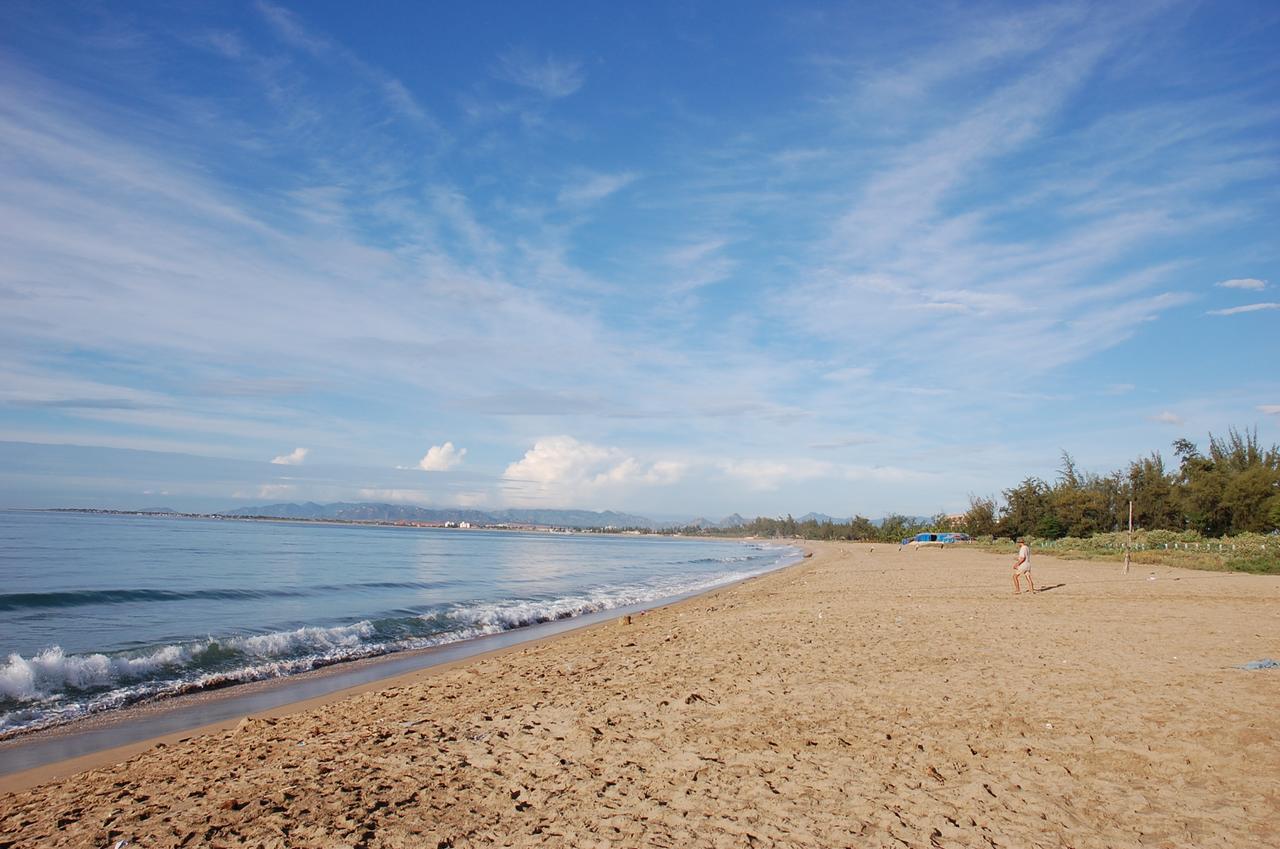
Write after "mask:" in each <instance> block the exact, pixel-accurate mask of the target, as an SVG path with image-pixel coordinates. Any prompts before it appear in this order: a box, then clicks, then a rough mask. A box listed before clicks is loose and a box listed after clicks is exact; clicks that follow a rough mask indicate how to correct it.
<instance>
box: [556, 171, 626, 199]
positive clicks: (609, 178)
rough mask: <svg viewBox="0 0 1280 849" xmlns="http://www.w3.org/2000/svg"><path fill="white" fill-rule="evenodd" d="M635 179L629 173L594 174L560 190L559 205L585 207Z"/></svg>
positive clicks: (624, 186)
mask: <svg viewBox="0 0 1280 849" xmlns="http://www.w3.org/2000/svg"><path fill="white" fill-rule="evenodd" d="M635 179H636V175H635V174H632V173H630V172H625V173H621V174H594V175H592V176H590V177H588V178H587V179H585V180H582V181H581V182H579V183H575V184H574V185H572V186H566V187H565V188H563V189H561V190H560V195H559V199H560V202H561V203H563V204H568V205H570V206H587V205H589V204H593V203H595V202H597V201H600V200H604V199H605V198H607V197H608V196H609V195H611V194H613V193H614V192H617V191H619V190H621V189H623V188H626V187H627V186H628V185H630V184H631V183H633V182H635Z"/></svg>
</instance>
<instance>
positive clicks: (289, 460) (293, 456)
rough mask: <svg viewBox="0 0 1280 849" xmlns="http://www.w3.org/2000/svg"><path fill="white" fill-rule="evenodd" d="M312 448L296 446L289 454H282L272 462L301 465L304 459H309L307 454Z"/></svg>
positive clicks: (284, 464) (283, 464)
mask: <svg viewBox="0 0 1280 849" xmlns="http://www.w3.org/2000/svg"><path fill="white" fill-rule="evenodd" d="M310 450H311V449H309V448H295V449H293V451H291V452H289V453H288V454H281V455H280V456H279V457H276V458H275V459H273V460H272V461H271V462H272V463H275V464H276V465H277V466H301V465H302V461H303V460H305V459H307V454H308V453H309V452H310Z"/></svg>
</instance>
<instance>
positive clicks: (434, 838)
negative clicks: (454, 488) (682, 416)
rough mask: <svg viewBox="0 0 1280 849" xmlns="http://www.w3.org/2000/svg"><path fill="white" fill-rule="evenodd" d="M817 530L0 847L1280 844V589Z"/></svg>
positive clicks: (194, 759) (162, 779) (185, 748)
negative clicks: (816, 540)
mask: <svg viewBox="0 0 1280 849" xmlns="http://www.w3.org/2000/svg"><path fill="white" fill-rule="evenodd" d="M815 550H816V552H817V554H816V556H814V557H813V558H812V559H810V560H807V561H805V562H804V563H802V564H800V565H798V566H796V567H792V568H791V569H787V570H784V571H781V572H777V573H774V574H771V575H767V576H764V577H761V578H758V579H754V580H752V581H748V582H746V583H743V584H739V585H736V586H734V587H731V588H728V589H725V590H720V591H717V592H714V593H711V594H709V595H705V596H700V597H698V598H696V599H692V600H689V601H686V602H683V603H680V604H677V605H672V606H670V607H667V608H664V609H661V610H656V611H651V612H650V613H648V614H646V615H644V616H639V617H636V618H634V619H633V621H632V623H631V624H629V625H625V624H621V623H619V622H613V623H610V624H608V625H604V626H600V627H596V628H592V629H588V630H584V631H576V632H573V633H571V634H568V635H566V636H563V637H560V638H556V639H553V640H549V641H546V642H544V643H540V644H536V645H532V646H526V647H520V648H516V649H512V650H509V651H506V652H503V653H499V654H496V655H491V656H486V657H484V658H481V659H477V660H473V661H469V662H465V663H462V664H459V665H456V666H453V667H451V668H447V669H444V670H442V671H439V672H437V673H436V674H431V675H422V674H415V675H413V676H408V677H405V678H401V679H394V680H392V681H389V682H386V685H385V686H384V687H381V688H380V689H374V690H370V691H368V692H364V693H361V694H358V695H354V696H349V697H347V698H343V699H339V700H329V701H324V702H321V703H317V704H315V705H312V706H309V707H308V708H307V709H306V710H303V711H300V712H296V713H291V714H289V715H286V716H280V717H275V718H253V719H247V720H244V721H242V722H241V723H239V724H238V725H237V726H236V727H234V728H228V729H223V730H217V731H213V732H211V733H207V734H202V735H199V736H195V737H192V738H190V739H186V740H185V741H176V740H171V741H169V742H167V743H166V744H165V745H163V746H162V747H157V746H152V747H150V748H148V749H147V750H146V751H143V752H141V753H139V754H136V755H134V756H133V757H131V758H130V759H129V760H127V761H125V762H123V763H118V764H113V765H108V766H103V767H101V768H98V769H94V770H91V771H88V772H83V773H80V774H77V775H73V776H71V777H69V778H65V779H61V780H58V781H55V782H51V783H47V784H43V785H40V786H37V787H34V788H28V789H24V790H20V791H18V792H16V793H12V794H8V795H4V796H0V846H15V847H37V846H39V847H45V846H113V845H114V844H115V843H116V842H117V841H120V840H129V841H130V842H131V844H132V845H136V846H148V847H159V846H238V845H254V846H316V847H339V846H352V847H354V846H364V847H395V846H406V847H408V846H413V847H419V846H428V847H436V846H453V847H462V846H491V845H497V846H535V845H544V846H564V845H572V846H635V845H646V846H673V847H674V846H707V847H718V846H770V845H773V846H859V847H863V846H872V847H874V846H920V847H929V846H943V847H950V846H997V847H1038V846H1053V847H1059V846H1071V847H1129V846H1133V847H1138V846H1142V847H1182V846H1187V847H1191V846H1196V847H1253V846H1272V845H1280V725H1278V724H1277V721H1276V716H1277V714H1276V710H1277V707H1278V706H1280V671H1277V670H1263V671H1245V670H1241V669H1238V668H1236V667H1237V666H1238V665H1239V664H1242V663H1244V662H1246V661H1249V660H1255V659H1259V658H1263V657H1280V603H1278V602H1280V579H1277V578H1275V577H1264V576H1251V575H1233V574H1223V573H1208V572H1192V571H1184V570H1176V569H1170V568H1165V567H1156V568H1155V569H1150V568H1146V567H1143V568H1135V570H1134V571H1133V572H1132V573H1131V574H1130V575H1129V576H1123V575H1121V574H1120V571H1119V567H1118V566H1116V565H1115V564H1095V563H1088V562H1080V561H1055V560H1053V559H1052V558H1049V557H1043V556H1040V555H1037V557H1036V561H1035V563H1036V567H1035V577H1036V580H1037V585H1038V586H1040V587H1042V588H1043V589H1044V590H1047V591H1043V592H1040V593H1037V594H1036V595H1034V596H1031V595H1022V596H1017V597H1015V596H1013V595H1012V594H1011V586H1010V583H1009V567H1008V562H1009V560H1010V558H1009V557H1007V556H1001V555H992V554H985V553H981V552H977V551H970V550H945V551H940V550H924V551H898V550H897V547H896V546H883V545H877V546H859V545H851V544H844V545H842V544H831V545H823V546H816V547H815ZM1149 577H1154V578H1155V580H1148V578H1149ZM121 754H123V753H121ZM5 780H7V781H10V783H8V784H3V783H0V789H3V788H12V787H15V786H20V785H21V783H23V777H22V775H21V774H18V775H15V776H11V777H9V778H8V779H5Z"/></svg>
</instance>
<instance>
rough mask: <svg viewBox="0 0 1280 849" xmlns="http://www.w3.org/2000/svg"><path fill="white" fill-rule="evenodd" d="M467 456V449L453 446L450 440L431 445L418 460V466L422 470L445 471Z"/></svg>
mask: <svg viewBox="0 0 1280 849" xmlns="http://www.w3.org/2000/svg"><path fill="white" fill-rule="evenodd" d="M466 456H467V449H465V448H454V447H453V443H452V442H446V443H444V444H443V445H432V446H431V447H430V448H429V449H427V453H426V456H424V457H423V458H422V459H421V460H419V461H418V468H419V469H421V470H422V471H424V472H447V471H449V470H450V469H452V468H454V467H455V466H457V465H459V464H461V463H462V458H463V457H466Z"/></svg>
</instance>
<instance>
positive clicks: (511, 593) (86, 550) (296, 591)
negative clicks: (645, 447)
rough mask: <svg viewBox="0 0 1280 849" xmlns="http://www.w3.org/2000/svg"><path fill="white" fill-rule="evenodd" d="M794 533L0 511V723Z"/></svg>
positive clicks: (785, 551) (157, 691)
mask: <svg viewBox="0 0 1280 849" xmlns="http://www.w3.org/2000/svg"><path fill="white" fill-rule="evenodd" d="M799 557H800V552H799V551H798V550H797V549H795V548H792V547H787V546H778V545H772V544H765V543H744V542H730V541H723V540H690V539H678V538H667V537H651V536H621V535H603V534H550V533H523V532H514V531H511V532H509V531H487V530H486V531H479V530H452V529H450V530H445V529H426V528H402V527H385V526H369V525H325V524H312V523H288V522H258V521H232V520H225V521H222V520H214V519H189V518H177V517H174V518H165V517H154V516H127V515H114V514H110V515H109V514H88V513H55V512H36V511H0V737H8V736H12V735H14V734H16V733H20V732H23V731H29V730H34V729H37V728H44V727H48V726H51V725H56V724H60V723H64V722H68V721H71V720H74V719H77V718H79V717H83V716H86V715H89V714H92V713H99V712H103V711H110V710H116V709H119V708H122V707H126V706H128V705H132V704H136V703H139V702H142V701H147V700H151V699H156V698H161V697H166V696H172V695H178V694H182V693H190V692H197V691H200V690H205V689H211V688H215V687H225V686H229V685H234V684H236V683H241V682H248V681H256V680H262V679H266V678H276V677H281V676H287V675H292V674H296V673H299V672H305V671H307V670H311V669H316V668H319V667H323V666H329V665H332V664H335V663H341V662H344V661H350V660H356V659H359V658H365V657H373V656H377V655H384V654H390V653H394V652H401V651H406V650H410V649H419V648H426V647H430V646H437V645H442V644H446V643H453V642H458V641H462V640H468V639H472V638H475V637H479V636H483V635H486V634H494V633H498V632H501V631H507V630H511V629H515V628H520V627H523V626H527V625H533V624H537V623H541V622H551V621H556V620H562V619H568V618H571V617H575V616H579V615H582V614H587V613H593V612H599V611H608V610H612V609H616V608H620V607H627V606H631V605H636V604H646V603H649V602H658V601H660V600H664V599H669V598H673V597H676V596H681V595H687V594H689V593H694V592H698V591H701V590H705V589H710V588H712V587H716V586H719V585H722V584H727V583H731V582H733V581H736V580H740V579H742V578H746V577H750V576H752V575H758V574H761V573H763V572H767V571H770V570H772V569H776V568H778V567H780V566H783V565H786V564H788V563H792V562H795V561H796V560H797V559H799Z"/></svg>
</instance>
